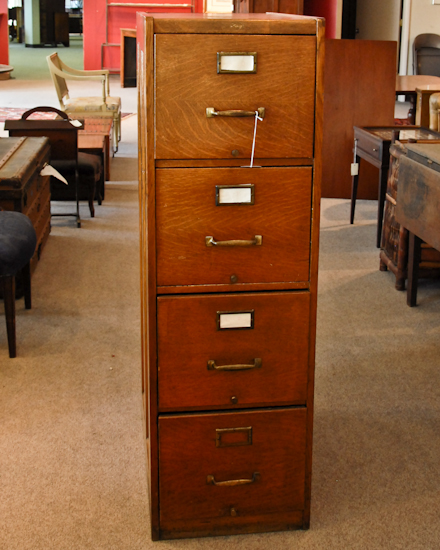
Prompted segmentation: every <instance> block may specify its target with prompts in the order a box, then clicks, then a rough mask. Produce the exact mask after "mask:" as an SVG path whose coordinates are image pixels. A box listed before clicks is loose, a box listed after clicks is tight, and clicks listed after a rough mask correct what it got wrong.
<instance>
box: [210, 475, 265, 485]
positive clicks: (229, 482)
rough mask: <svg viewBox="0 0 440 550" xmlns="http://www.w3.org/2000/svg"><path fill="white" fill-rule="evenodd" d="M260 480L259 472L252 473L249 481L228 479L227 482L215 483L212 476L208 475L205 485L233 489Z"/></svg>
mask: <svg viewBox="0 0 440 550" xmlns="http://www.w3.org/2000/svg"><path fill="white" fill-rule="evenodd" d="M260 478H261V476H260V473H259V472H254V473H253V474H252V477H251V479H229V480H227V481H216V480H215V478H214V476H212V475H209V476H207V477H206V483H207V484H208V485H215V486H216V487H235V486H237V485H248V484H249V483H256V482H257V481H258V480H259V479H260Z"/></svg>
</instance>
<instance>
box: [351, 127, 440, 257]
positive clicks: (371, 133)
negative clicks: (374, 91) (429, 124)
mask: <svg viewBox="0 0 440 550" xmlns="http://www.w3.org/2000/svg"><path fill="white" fill-rule="evenodd" d="M409 139H416V140H418V141H421V140H422V141H427V142H428V141H435V140H439V139H440V133H438V132H434V131H433V130H428V129H427V128H420V127H418V126H381V127H378V126H366V127H358V126H355V127H354V155H355V162H356V163H357V164H359V163H360V160H361V158H362V159H364V160H366V161H367V162H369V163H370V164H373V166H376V167H377V168H379V191H378V208H377V233H376V246H377V247H378V248H379V247H380V240H381V235H382V223H383V209H384V204H385V193H386V188H387V178H388V168H389V164H390V145H391V143H392V142H393V141H394V140H399V141H401V142H405V141H408V140H409ZM358 183H359V175H354V176H353V180H352V189H351V210H350V223H351V224H352V223H353V222H354V213H355V207H356V197H357V189H358Z"/></svg>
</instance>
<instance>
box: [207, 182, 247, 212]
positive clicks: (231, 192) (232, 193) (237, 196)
mask: <svg viewBox="0 0 440 550" xmlns="http://www.w3.org/2000/svg"><path fill="white" fill-rule="evenodd" d="M254 202H255V185H254V184H253V183H243V184H239V185H216V186H215V205H216V206H231V205H232V206H234V205H243V206H248V205H253V204H254Z"/></svg>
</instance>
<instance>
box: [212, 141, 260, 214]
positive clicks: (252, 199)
mask: <svg viewBox="0 0 440 550" xmlns="http://www.w3.org/2000/svg"><path fill="white" fill-rule="evenodd" d="M237 153H238V151H237ZM232 154H234V151H232ZM222 189H250V200H249V202H220V195H221V191H222ZM254 202H255V184H253V183H240V184H238V185H216V186H215V205H216V206H234V205H238V204H239V205H240V206H252V205H253V204H254Z"/></svg>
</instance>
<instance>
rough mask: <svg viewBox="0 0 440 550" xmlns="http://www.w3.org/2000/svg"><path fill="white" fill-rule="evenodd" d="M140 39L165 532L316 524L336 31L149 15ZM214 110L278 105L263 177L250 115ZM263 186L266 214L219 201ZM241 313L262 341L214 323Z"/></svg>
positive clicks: (251, 19) (145, 251) (150, 328)
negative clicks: (321, 270) (323, 255)
mask: <svg viewBox="0 0 440 550" xmlns="http://www.w3.org/2000/svg"><path fill="white" fill-rule="evenodd" d="M295 34H297V36H289V35H295ZM271 35H276V36H271ZM137 38H138V59H139V62H138V77H139V80H138V82H139V105H140V107H139V113H140V119H141V120H140V122H139V174H140V193H139V198H140V201H141V207H140V212H141V213H140V231H141V279H142V280H141V285H142V289H141V296H142V333H143V357H144V389H145V392H146V396H145V399H144V402H145V408H146V415H147V425H148V426H149V439H148V440H147V466H148V471H149V489H150V510H151V523H152V538H153V540H158V539H164V538H181V537H193V536H210V535H220V534H223V535H229V534H234V533H254V532H262V531H271V530H282V529H295V528H307V527H308V526H309V522H310V485H311V460H312V431H313V430H312V428H313V425H312V424H313V410H312V407H313V391H314V389H313V384H314V355H315V342H314V339H315V325H316V297H317V270H318V240H319V203H320V189H321V188H320V180H321V176H322V167H323V164H322V160H321V153H322V119H323V82H322V73H323V71H322V69H323V49H324V22H323V20H321V19H316V18H301V17H297V16H295V15H289V14H269V15H268V14H251V15H249V16H242V15H239V16H235V15H232V16H222V15H219V16H215V17H211V16H209V17H207V16H204V15H199V14H196V15H190V16H188V15H185V14H180V15H176V16H174V15H173V16H170V15H169V14H163V15H159V16H158V17H156V15H146V14H140V15H138V27H137ZM153 38H154V44H153ZM217 51H257V52H258V56H259V72H257V74H256V75H218V74H217V72H216V54H217ZM260 61H261V63H260ZM213 67H214V71H212V68H213ZM223 77H226V78H223ZM231 77H232V78H231ZM153 91H154V94H155V95H154V103H153V99H152V98H153V95H152V94H153ZM200 98H201V100H203V101H202V102H200ZM232 99H233V100H234V104H231V103H230V102H231V100H232ZM262 100H264V101H265V103H266V104H261V101H262ZM250 101H252V102H255V103H256V105H254V106H249V102H250ZM198 102H199V103H198ZM221 102H223V103H221ZM206 107H214V108H216V109H217V110H228V109H244V110H251V109H253V108H254V107H255V108H257V107H266V109H267V116H266V118H265V119H264V121H263V122H262V123H259V127H258V131H257V152H256V158H257V159H258V160H259V158H261V159H262V160H261V162H260V163H258V162H256V164H257V165H261V166H262V167H261V168H252V169H250V168H243V165H245V164H247V163H248V162H249V159H250V150H251V145H252V133H253V122H254V121H253V120H252V118H250V120H246V119H237V118H236V119H229V120H225V119H221V118H220V119H219V118H214V119H207V118H206V114H205V109H206ZM292 113H293V116H292ZM249 122H250V124H249ZM211 123H214V124H213V125H212V124H211ZM261 130H263V131H262V132H261ZM154 131H155V133H154ZM155 148H156V149H155ZM234 149H237V150H238V154H237V153H236V152H235V153H234V155H237V156H233V155H232V150H234ZM264 149H265V150H264ZM243 159H245V160H243ZM249 183H252V184H253V185H254V186H255V191H256V193H255V203H254V205H252V206H249V205H246V206H245V205H228V206H216V203H215V187H216V185H240V184H249ZM259 228H262V229H259ZM260 234H262V235H263V245H262V246H258V247H245V248H240V249H238V248H225V247H206V244H205V237H206V236H208V235H212V236H213V237H214V238H215V239H216V240H219V241H222V240H230V239H246V240H248V239H252V238H253V237H254V236H255V235H260ZM231 276H234V277H232V278H231ZM202 292H203V293H204V294H201V293H202ZM208 293H209V294H208ZM238 306H240V311H241V310H243V309H244V310H246V311H247V310H248V309H253V310H254V316H255V317H254V321H255V324H254V328H253V329H251V330H239V332H240V334H239V336H238V337H237V334H234V333H233V332H234V331H232V332H231V331H227V333H224V331H221V332H222V333H220V332H219V331H217V330H216V326H215V327H214V325H211V323H210V319H211V318H212V316H213V315H214V316H215V318H216V317H217V312H218V311H236V310H235V307H238ZM213 322H214V321H213ZM212 353H214V355H215V356H213V357H211V355H212ZM238 355H240V357H238ZM259 355H262V360H263V364H262V367H261V369H260V368H259V369H258V372H257V370H251V371H238V372H228V371H226V372H218V371H211V370H209V371H208V364H207V363H208V360H215V361H216V364H217V365H225V364H235V363H237V362H239V363H246V364H250V363H252V360H253V359H255V358H257V357H258V356H259ZM200 365H201V366H202V371H199V368H200ZM228 375H231V376H228ZM231 398H234V400H232V399H231ZM263 407H264V408H263ZM232 408H233V411H234V412H227V411H231V410H232ZM208 411H209V412H208ZM226 421H227V423H225V422H226ZM249 423H250V424H249ZM249 425H251V426H252V427H253V431H255V434H256V437H255V438H254V439H253V443H252V445H248V446H240V447H227V448H220V449H219V448H218V447H216V446H215V429H216V428H228V427H229V428H239V427H243V426H249ZM213 434H214V435H213ZM218 451H220V454H219V452H218ZM222 451H226V454H225V453H223V454H221V452H222ZM207 466H209V471H206V472H205V471H204V470H205V469H206V467H207ZM256 471H258V472H259V473H261V479H260V478H258V480H257V478H255V480H256V482H255V483H252V484H245V485H239V486H235V487H225V486H215V485H212V484H207V481H206V479H207V475H213V476H215V479H216V480H217V481H219V482H221V481H226V480H228V479H229V480H230V479H236V478H240V479H251V478H252V476H253V474H254V473H255V472H256ZM201 474H202V477H200V476H201ZM200 479H201V482H200Z"/></svg>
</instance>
